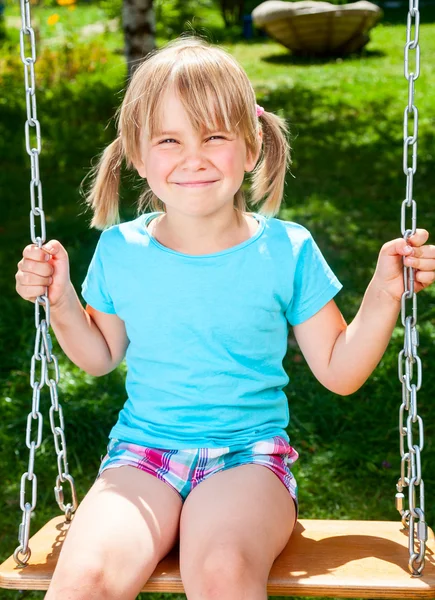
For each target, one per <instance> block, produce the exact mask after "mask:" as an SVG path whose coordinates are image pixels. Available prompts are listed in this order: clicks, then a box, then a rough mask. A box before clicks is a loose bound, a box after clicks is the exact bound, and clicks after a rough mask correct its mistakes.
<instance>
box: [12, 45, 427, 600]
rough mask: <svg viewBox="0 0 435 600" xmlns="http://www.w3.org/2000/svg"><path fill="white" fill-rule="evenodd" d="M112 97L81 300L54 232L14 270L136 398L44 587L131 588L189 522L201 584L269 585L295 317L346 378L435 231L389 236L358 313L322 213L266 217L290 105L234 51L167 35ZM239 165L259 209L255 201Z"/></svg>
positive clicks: (381, 331) (53, 590)
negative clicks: (283, 106) (277, 110)
mask: <svg viewBox="0 0 435 600" xmlns="http://www.w3.org/2000/svg"><path fill="white" fill-rule="evenodd" d="M118 117H119V120H118V137H117V138H116V139H115V140H114V141H113V143H111V144H110V145H109V146H108V148H106V150H105V151H104V153H103V155H102V157H101V160H100V162H99V164H98V165H97V168H96V170H95V174H94V180H93V185H92V189H91V191H90V194H89V196H88V202H89V204H90V205H91V206H92V208H93V211H94V214H93V219H92V223H91V225H92V226H93V227H96V228H98V229H101V230H104V231H103V232H102V234H101V236H100V239H99V241H98V244H97V247H96V250H95V253H94V256H93V258H92V261H91V264H90V266H89V269H88V273H87V276H86V279H85V281H84V283H83V286H82V295H83V298H84V299H85V301H86V309H84V308H83V307H82V304H81V302H80V300H79V298H78V296H77V294H76V292H75V290H74V288H73V286H72V284H71V282H70V278H69V268H68V264H69V263H68V255H67V252H66V250H65V249H64V248H63V246H62V245H61V244H60V243H59V242H58V241H56V240H52V241H50V242H49V243H47V244H45V246H44V247H43V249H38V248H37V247H35V246H28V247H27V248H25V250H24V251H23V259H22V260H21V261H20V262H19V264H18V272H17V275H16V279H17V291H18V293H19V294H20V295H21V296H22V297H23V298H25V299H27V300H30V301H33V302H34V301H35V298H36V297H37V296H38V295H41V294H44V293H45V292H46V287H45V286H48V298H49V301H50V306H51V323H52V327H53V330H54V332H55V334H56V337H57V339H58V341H59V343H60V345H61V346H62V348H63V349H64V351H65V353H66V354H67V355H68V357H69V358H70V359H71V360H72V361H73V362H74V363H76V364H77V365H78V366H79V367H80V368H82V369H83V370H84V371H86V372H88V373H90V374H91V375H95V376H101V375H105V374H106V373H109V372H110V371H111V370H113V369H115V368H116V366H117V365H119V363H120V362H121V361H122V360H123V358H124V356H126V360H127V366H128V375H127V380H126V392H127V399H126V402H125V405H124V407H123V408H122V410H121V412H120V414H119V418H118V421H117V423H116V424H115V425H114V427H113V429H112V430H111V432H110V435H109V438H110V443H109V445H108V449H107V454H106V456H105V457H104V458H103V459H102V463H101V466H100V469H99V473H98V476H97V479H96V481H95V483H94V485H93V486H92V488H91V490H90V491H89V493H88V494H87V495H86V497H85V498H84V500H83V502H82V503H81V505H80V507H79V509H78V510H77V513H76V515H75V517H74V520H73V523H72V526H71V528H70V531H69V533H68V537H67V538H66V540H65V543H64V545H63V548H62V552H61V554H60V558H59V562H58V565H57V568H56V571H55V573H54V576H53V579H52V582H51V585H50V588H49V590H48V593H47V595H46V598H47V599H48V600H54V599H59V598H62V599H68V600H72V599H74V600H79V599H80V600H81V599H86V600H91V599H100V598H104V599H106V600H107V599H111V598H113V599H121V598H122V599H123V600H127V599H133V598H135V597H136V596H137V594H138V593H139V592H140V590H141V589H142V587H143V585H144V584H145V583H146V581H147V580H148V578H149V577H150V575H151V574H152V572H153V571H154V569H155V567H156V566H157V564H158V562H159V561H160V560H161V559H162V558H163V557H164V556H165V555H166V554H167V553H168V551H169V550H170V549H171V548H172V547H173V545H174V544H175V543H176V541H178V540H179V544H180V569H181V576H182V579H183V584H184V587H185V591H186V594H187V597H188V599H189V600H199V599H201V600H206V599H210V598H219V599H220V600H230V599H231V600H232V599H237V600H240V599H242V598H246V599H249V600H264V599H265V598H267V591H266V589H267V580H268V575H269V571H270V568H271V566H272V564H273V562H274V560H275V558H276V557H277V556H278V555H279V554H280V552H281V551H282V550H283V548H284V547H285V546H286V544H287V542H288V540H289V537H290V535H291V533H292V530H293V527H294V524H295V519H296V517H297V485H296V482H295V479H294V477H293V475H292V472H291V465H292V464H293V463H294V461H295V460H296V459H297V457H298V454H297V452H296V450H294V449H293V447H292V446H291V445H290V443H289V442H290V440H289V436H288V435H287V432H286V428H287V426H288V423H289V413H288V404H287V399H286V395H285V393H284V392H283V387H284V386H285V385H286V384H287V383H288V381H289V379H288V377H287V375H286V373H285V371H284V370H283V366H282V360H283V358H284V355H285V353H286V349H287V334H288V326H289V324H290V325H292V326H293V328H294V333H295V336H296V339H297V341H298V343H299V345H300V347H301V350H302V352H303V354H304V356H305V358H306V360H307V361H308V364H309V366H310V367H311V369H312V371H313V373H314V375H315V376H316V377H317V378H318V379H319V381H320V382H321V383H322V384H323V385H324V386H325V387H327V388H328V389H330V390H332V391H334V392H336V393H337V394H341V395H347V394H351V393H352V392H354V391H356V390H357V389H358V388H359V387H360V386H361V385H362V384H363V383H364V382H365V381H366V379H367V378H368V377H369V375H370V374H371V372H372V371H373V369H374V368H375V366H376V365H377V363H378V362H379V360H380V359H381V357H382V355H383V353H384V351H385V349H386V347H387V344H388V341H389V339H390V336H391V333H392V331H393V328H394V326H395V323H396V320H397V316H398V313H399V310H400V300H401V296H402V293H403V273H402V271H403V266H402V265H403V263H402V261H403V257H406V258H405V264H407V265H412V266H413V267H415V268H416V272H415V273H416V275H415V278H416V283H415V291H416V292H418V291H420V290H421V289H422V288H423V287H426V286H428V285H429V284H431V283H432V282H433V281H434V279H435V276H434V268H435V247H434V246H428V245H426V246H425V245H424V244H425V242H426V241H427V239H428V233H427V231H425V230H424V229H418V230H417V231H416V233H415V235H414V236H413V237H411V238H410V239H409V240H408V244H409V245H406V242H405V240H404V239H396V240H393V241H391V242H388V243H386V244H385V245H384V246H383V247H382V249H381V252H380V255H379V260H378V264H377V268H376V271H375V274H374V276H373V279H372V281H371V282H370V284H369V286H368V288H367V291H366V293H365V296H364V299H363V302H362V304H361V307H360V309H359V311H358V314H357V315H356V317H355V319H354V320H353V321H352V323H351V324H350V325H347V324H346V322H345V320H344V319H343V317H342V315H341V313H340V311H339V310H338V308H337V306H336V304H335V302H334V300H333V298H334V296H335V295H336V294H337V292H338V291H339V290H340V288H341V284H340V283H339V281H338V280H337V278H336V277H335V275H334V274H333V272H332V271H331V269H330V268H329V266H328V265H327V263H326V261H325V259H324V258H323V256H322V254H321V252H320V250H319V248H318V247H317V245H316V243H315V242H314V240H313V238H312V236H311V235H310V233H309V232H308V231H307V230H306V229H305V228H304V227H302V226H300V225H298V224H296V223H293V222H289V221H283V220H280V219H278V218H275V217H274V215H276V214H277V213H278V211H279V207H280V203H281V200H282V194H283V186H284V177H285V172H286V167H287V164H288V162H289V147H288V144H287V141H286V137H287V133H288V132H287V129H286V125H285V122H284V120H283V119H281V118H280V117H278V116H276V115H274V114H272V113H270V112H267V111H264V109H263V108H261V107H260V106H258V105H256V101H255V95H254V91H253V89H252V86H251V84H250V82H249V81H248V79H247V76H246V74H245V72H244V71H243V70H242V68H241V67H240V66H239V65H238V63H237V62H236V61H235V60H234V59H233V58H232V57H231V56H230V55H229V54H227V53H226V52H225V51H224V50H222V49H220V48H217V47H213V46H211V45H209V44H207V43H206V42H204V41H202V40H199V39H196V38H182V39H178V40H176V41H174V42H171V43H170V44H168V45H167V46H166V47H165V48H163V49H161V50H159V51H157V52H154V53H153V54H152V55H150V56H148V57H147V59H146V60H145V61H144V62H143V63H142V65H141V66H140V67H139V68H138V69H137V70H136V71H135V73H134V76H133V78H132V80H131V82H130V84H129V87H128V89H127V92H126V95H125V98H124V101H123V103H122V106H121V108H120V111H119V115H118ZM123 160H125V161H126V163H127V165H128V166H129V167H134V168H135V169H136V170H137V172H138V173H139V174H140V176H141V177H143V178H144V179H145V180H146V181H147V186H148V187H147V189H146V190H145V192H144V194H143V195H142V197H141V198H140V202H139V216H138V218H136V219H134V220H132V221H130V222H125V223H121V224H119V218H118V187H119V177H120V167H121V164H122V161H123ZM245 172H253V173H252V185H251V190H250V191H251V201H252V202H253V204H255V205H258V204H261V210H259V211H258V212H253V213H251V212H247V209H246V204H245V200H244V197H243V193H242V190H241V186H242V182H243V178H244V173H245ZM149 205H151V208H152V211H151V212H150V213H144V212H143V210H142V209H144V207H145V206H149ZM374 334H375V335H374ZM265 467H266V468H265Z"/></svg>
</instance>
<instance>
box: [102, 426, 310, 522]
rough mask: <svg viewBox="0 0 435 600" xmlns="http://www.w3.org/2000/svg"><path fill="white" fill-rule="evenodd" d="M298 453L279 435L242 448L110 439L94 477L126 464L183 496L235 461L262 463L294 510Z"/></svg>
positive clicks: (239, 463) (228, 467)
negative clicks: (293, 469)
mask: <svg viewBox="0 0 435 600" xmlns="http://www.w3.org/2000/svg"><path fill="white" fill-rule="evenodd" d="M298 456H299V455H298V453H297V452H296V450H295V449H294V448H293V447H292V446H290V444H289V443H288V442H287V440H286V439H285V438H283V437H281V436H275V437H272V438H269V439H267V440H261V441H259V442H254V443H252V444H248V445H247V446H246V447H245V448H244V449H243V450H233V449H232V448H231V447H224V448H189V449H183V450H170V449H162V448H150V447H147V446H142V445H139V444H133V443H130V442H126V441H123V440H118V439H111V440H110V442H109V445H108V446H107V454H106V456H104V457H102V459H101V465H100V468H99V471H98V475H97V479H98V477H99V476H100V475H101V473H102V472H103V471H104V470H105V469H111V468H114V467H121V466H123V465H130V466H133V467H136V468H138V469H141V470H142V471H146V472H147V473H150V474H151V475H154V476H155V477H158V479H161V480H162V481H164V482H166V483H167V484H168V485H170V486H171V487H172V488H173V489H174V490H175V491H177V492H178V494H179V495H180V497H181V499H182V500H183V502H184V500H186V498H187V496H188V494H189V493H190V491H191V490H192V489H193V488H194V487H196V486H197V485H198V484H199V483H201V481H203V480H205V479H207V478H208V477H211V476H212V475H213V474H214V473H218V472H219V471H224V470H226V469H231V468H232V467H238V466H239V465H246V464H257V465H263V466H265V467H267V468H268V469H270V470H271V471H273V472H274V473H275V475H276V476H277V477H278V478H279V479H280V480H281V481H282V483H283V484H284V486H285V487H286V489H287V490H288V491H289V493H290V495H291V497H292V498H293V500H294V502H295V506H296V511H297V510H298V486H297V483H296V479H295V478H294V476H293V473H292V472H291V470H290V467H291V465H293V463H294V462H295V461H296V460H297V459H298Z"/></svg>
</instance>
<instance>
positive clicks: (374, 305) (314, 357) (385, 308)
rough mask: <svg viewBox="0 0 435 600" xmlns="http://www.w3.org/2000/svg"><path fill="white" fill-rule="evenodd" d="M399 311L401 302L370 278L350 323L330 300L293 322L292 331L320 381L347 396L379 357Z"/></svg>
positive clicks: (371, 370) (373, 367)
mask: <svg viewBox="0 0 435 600" xmlns="http://www.w3.org/2000/svg"><path fill="white" fill-rule="evenodd" d="M399 312H400V302H397V301H396V300H395V299H393V298H392V297H391V296H389V295H388V294H386V293H385V292H384V291H382V290H381V289H379V288H377V285H376V281H375V280H372V281H371V282H370V284H369V286H368V288H367V290H366V293H365V294H364V299H363V301H362V303H361V306H360V308H359V310H358V313H357V315H356V316H355V318H354V319H353V321H352V322H351V323H350V325H347V324H346V321H345V320H344V318H343V316H342V314H341V312H340V311H339V309H338V307H337V305H336V304H335V302H334V300H331V301H330V302H328V304H326V306H324V307H323V308H322V309H321V310H320V311H319V312H318V313H316V314H315V315H314V316H313V317H311V319H308V320H307V321H305V322H304V323H301V324H300V325H295V327H294V334H295V337H296V340H297V342H298V344H299V347H300V349H301V351H302V353H303V355H304V356H305V359H306V361H307V363H308V365H309V367H310V369H311V370H312V371H313V373H314V375H315V376H316V378H317V379H318V380H319V381H320V383H322V384H323V385H324V386H325V387H326V388H328V389H329V390H331V391H332V392H335V393H336V394H340V395H341V396H347V395H348V394H352V393H353V392H356V391H357V390H358V389H359V388H360V387H361V386H362V385H363V384H364V383H365V381H366V380H367V379H368V377H369V376H370V374H371V373H372V372H373V370H374V369H375V368H376V366H377V364H378V363H379V361H380V360H381V358H382V356H383V354H384V352H385V350H386V348H387V346H388V342H389V341H390V338H391V334H392V332H393V329H394V326H395V324H396V322H397V317H398V315H399Z"/></svg>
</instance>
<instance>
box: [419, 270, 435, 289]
mask: <svg viewBox="0 0 435 600" xmlns="http://www.w3.org/2000/svg"><path fill="white" fill-rule="evenodd" d="M415 279H416V280H417V281H418V282H419V283H421V285H422V286H423V287H427V286H428V285H431V284H432V283H433V282H434V281H435V273H434V272H433V271H417V272H416V273H415Z"/></svg>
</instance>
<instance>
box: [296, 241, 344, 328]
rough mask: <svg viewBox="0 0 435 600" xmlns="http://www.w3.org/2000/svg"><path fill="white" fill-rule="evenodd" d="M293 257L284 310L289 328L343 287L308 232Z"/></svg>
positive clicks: (298, 323) (312, 313) (320, 306)
mask: <svg viewBox="0 0 435 600" xmlns="http://www.w3.org/2000/svg"><path fill="white" fill-rule="evenodd" d="M305 231H306V236H305V237H304V240H303V241H302V244H301V246H300V249H299V254H298V256H297V257H296V261H297V262H296V268H295V274H294V281H293V295H292V299H291V301H290V302H289V305H288V307H287V310H286V317H287V320H288V322H289V323H290V325H300V324H301V323H303V322H304V321H306V320H307V319H309V318H310V317H312V316H313V315H315V314H316V313H317V312H318V311H319V310H320V309H321V308H323V307H324V306H325V304H327V303H328V302H329V301H330V300H332V298H333V297H334V296H335V295H336V294H337V293H338V292H339V291H340V290H341V288H342V287H343V286H342V284H341V283H340V282H339V280H338V279H337V277H336V276H335V274H334V273H333V271H332V269H331V268H330V266H329V265H328V263H327V262H326V260H325V258H324V256H323V254H322V253H321V251H320V249H319V247H318V246H317V244H316V242H315V241H314V239H313V237H312V235H311V234H310V233H309V231H308V230H305Z"/></svg>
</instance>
